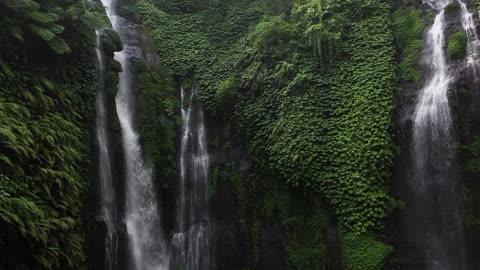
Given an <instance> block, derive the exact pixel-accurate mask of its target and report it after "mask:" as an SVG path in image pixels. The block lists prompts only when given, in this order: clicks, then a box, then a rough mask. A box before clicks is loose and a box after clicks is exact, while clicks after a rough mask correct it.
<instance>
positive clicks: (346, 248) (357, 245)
mask: <svg viewBox="0 0 480 270" xmlns="http://www.w3.org/2000/svg"><path fill="white" fill-rule="evenodd" d="M341 242H342V249H343V253H344V254H343V258H344V262H343V263H344V267H345V269H346V270H371V269H382V268H383V264H384V260H385V258H386V257H387V256H388V255H389V254H391V253H392V251H393V248H392V247H391V246H388V245H385V244H384V243H382V242H380V241H378V240H377V239H376V238H375V236H373V235H369V234H365V235H355V234H351V233H347V234H342V235H341Z"/></svg>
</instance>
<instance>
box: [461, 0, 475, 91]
mask: <svg viewBox="0 0 480 270" xmlns="http://www.w3.org/2000/svg"><path fill="white" fill-rule="evenodd" d="M459 3H460V7H461V10H462V25H463V29H464V30H465V33H466V34H467V55H466V58H467V65H468V69H469V71H470V72H471V73H472V75H473V79H474V82H475V83H478V81H477V80H478V79H479V75H480V40H479V38H478V32H477V26H476V24H475V20H474V18H473V13H472V12H470V11H469V10H468V7H467V5H466V4H465V3H464V2H463V1H460V2H459Z"/></svg>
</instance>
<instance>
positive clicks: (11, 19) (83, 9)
mask: <svg viewBox="0 0 480 270" xmlns="http://www.w3.org/2000/svg"><path fill="white" fill-rule="evenodd" d="M0 16H1V20H0V26H1V27H0V29H2V30H0V36H3V38H7V35H9V36H10V37H12V38H15V39H16V40H17V41H18V42H20V43H28V42H35V41H36V39H35V38H39V39H40V40H42V41H43V42H46V43H47V44H48V46H49V48H50V49H51V50H53V51H54V52H55V53H57V54H65V53H70V52H71V48H70V46H69V45H68V43H67V42H66V41H65V39H64V38H63V37H62V34H63V33H64V32H65V28H66V27H67V28H71V29H73V30H74V31H75V32H83V33H87V32H89V31H91V30H92V29H98V28H101V27H103V26H104V25H105V22H104V21H103V20H102V19H101V18H102V16H101V15H99V14H95V11H94V7H93V5H92V4H90V2H87V1H83V0H79V1H73V2H71V3H69V4H68V5H60V3H59V2H55V1H49V2H48V3H43V4H39V3H38V2H35V1H32V0H2V1H0Z"/></svg>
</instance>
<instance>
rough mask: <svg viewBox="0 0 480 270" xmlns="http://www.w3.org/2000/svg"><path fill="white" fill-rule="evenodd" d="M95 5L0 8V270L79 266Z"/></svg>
mask: <svg viewBox="0 0 480 270" xmlns="http://www.w3.org/2000/svg"><path fill="white" fill-rule="evenodd" d="M94 10H95V8H94V7H93V6H90V5H89V4H88V3H85V2H83V1H77V2H75V1H74V2H69V4H68V5H62V6H60V5H59V3H49V4H48V5H47V4H45V3H42V4H38V3H37V2H33V1H4V2H2V3H0V25H1V26H2V27H0V40H2V43H1V45H0V46H1V50H0V51H1V52H0V265H1V266H0V268H4V267H5V269H81V267H82V265H83V262H84V259H85V258H84V257H85V256H84V238H85V236H84V223H83V217H84V216H85V213H84V212H83V211H84V207H83V206H84V204H85V203H86V197H85V191H86V188H87V186H88V184H89V180H88V168H89V162H90V161H89V158H90V155H89V150H90V144H89V142H90V135H89V132H90V131H92V124H93V119H94V111H95V95H96V92H97V79H98V78H97V68H96V53H95V41H96V37H95V33H94V31H93V29H92V27H93V26H99V25H100V24H101V23H102V22H101V21H99V20H98V19H97V18H96V17H95V15H94V14H93V12H94Z"/></svg>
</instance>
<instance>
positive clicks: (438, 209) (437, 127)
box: [410, 0, 465, 270]
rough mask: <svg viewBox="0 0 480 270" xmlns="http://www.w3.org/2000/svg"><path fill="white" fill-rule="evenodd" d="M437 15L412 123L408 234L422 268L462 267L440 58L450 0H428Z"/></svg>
mask: <svg viewBox="0 0 480 270" xmlns="http://www.w3.org/2000/svg"><path fill="white" fill-rule="evenodd" d="M429 2H430V5H431V6H432V8H433V9H434V10H436V11H437V15H436V17H435V19H434V23H433V25H432V26H431V28H430V30H429V31H428V33H427V35H426V42H425V43H426V48H425V56H424V57H425V59H424V60H425V64H426V69H427V72H428V73H427V74H429V75H428V77H427V80H426V81H425V84H424V86H423V87H422V89H421V90H420V94H419V97H418V101H417V104H416V108H415V113H414V123H413V138H412V139H413V151H412V154H413V156H412V160H413V163H414V164H413V175H412V179H410V181H411V182H410V184H411V186H412V189H413V191H414V194H413V195H412V197H413V199H412V202H410V203H411V204H412V207H413V208H414V209H416V211H418V213H421V215H419V216H418V217H417V219H416V221H415V223H416V224H412V225H411V226H412V228H415V229H413V230H412V231H413V232H412V233H413V234H414V239H416V243H417V245H418V246H419V247H420V250H422V251H423V252H424V254H423V257H424V258H425V261H426V266H425V267H426V268H425V269H427V270H463V269H465V262H464V257H465V254H464V239H463V238H464V237H463V224H462V219H461V216H460V215H461V211H460V199H461V198H458V196H459V195H458V194H461V192H456V190H458V189H459V186H458V183H457V180H458V179H459V172H458V166H457V157H456V150H455V140H454V134H453V121H452V113H451V108H450V105H449V100H448V89H449V86H450V83H451V82H452V81H453V79H454V78H453V75H452V72H451V71H450V69H449V65H448V62H447V58H446V41H445V36H444V28H445V16H444V15H445V11H444V8H445V7H446V6H447V5H448V4H449V3H451V2H452V1H449V0H445V1H429Z"/></svg>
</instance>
